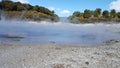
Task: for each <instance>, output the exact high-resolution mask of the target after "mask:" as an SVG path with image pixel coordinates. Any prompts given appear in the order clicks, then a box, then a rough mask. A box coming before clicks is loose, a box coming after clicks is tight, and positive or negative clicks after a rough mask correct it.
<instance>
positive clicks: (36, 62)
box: [0, 43, 120, 68]
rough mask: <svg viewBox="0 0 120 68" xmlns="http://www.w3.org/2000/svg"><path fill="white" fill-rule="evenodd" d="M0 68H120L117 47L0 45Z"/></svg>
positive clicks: (118, 44) (119, 46) (115, 45)
mask: <svg viewBox="0 0 120 68" xmlns="http://www.w3.org/2000/svg"><path fill="white" fill-rule="evenodd" d="M0 68H120V43H117V44H112V45H104V46H60V45H57V44H16V43H12V44H10V43H9V44H8V43H0Z"/></svg>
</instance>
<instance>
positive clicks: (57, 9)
mask: <svg viewBox="0 0 120 68" xmlns="http://www.w3.org/2000/svg"><path fill="white" fill-rule="evenodd" d="M48 9H50V10H51V11H52V10H54V11H55V10H56V11H60V8H55V7H52V6H51V7H48Z"/></svg>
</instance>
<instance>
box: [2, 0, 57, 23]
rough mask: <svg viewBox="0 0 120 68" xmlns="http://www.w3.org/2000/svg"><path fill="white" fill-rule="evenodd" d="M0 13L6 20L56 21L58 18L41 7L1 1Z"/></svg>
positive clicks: (9, 0)
mask: <svg viewBox="0 0 120 68" xmlns="http://www.w3.org/2000/svg"><path fill="white" fill-rule="evenodd" d="M0 10H1V11H0V12H1V14H5V15H6V17H7V18H16V17H17V18H20V17H21V18H26V19H33V20H43V19H50V20H52V21H58V19H59V18H58V16H57V15H56V14H55V13H54V11H51V10H49V9H48V8H45V7H43V6H38V5H35V6H32V5H30V4H25V3H20V2H13V1H11V0H2V1H1V2H0Z"/></svg>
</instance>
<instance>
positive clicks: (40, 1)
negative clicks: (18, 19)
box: [13, 0, 120, 17]
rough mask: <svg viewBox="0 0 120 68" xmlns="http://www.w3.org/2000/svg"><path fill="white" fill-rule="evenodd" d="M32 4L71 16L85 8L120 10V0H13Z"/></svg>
mask: <svg viewBox="0 0 120 68" xmlns="http://www.w3.org/2000/svg"><path fill="white" fill-rule="evenodd" d="M13 1H20V2H23V3H30V4H32V5H39V6H44V7H47V8H49V9H50V10H54V11H55V13H56V14H58V15H59V16H61V17H65V16H69V15H71V14H72V13H73V12H74V11H80V12H83V11H84V10H85V9H90V10H94V9H96V8H101V9H103V10H105V9H107V10H110V9H116V10H117V11H119V10H120V0H13Z"/></svg>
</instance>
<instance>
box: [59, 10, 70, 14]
mask: <svg viewBox="0 0 120 68" xmlns="http://www.w3.org/2000/svg"><path fill="white" fill-rule="evenodd" d="M60 13H61V14H69V13H70V11H69V10H63V11H61V12H60Z"/></svg>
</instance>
